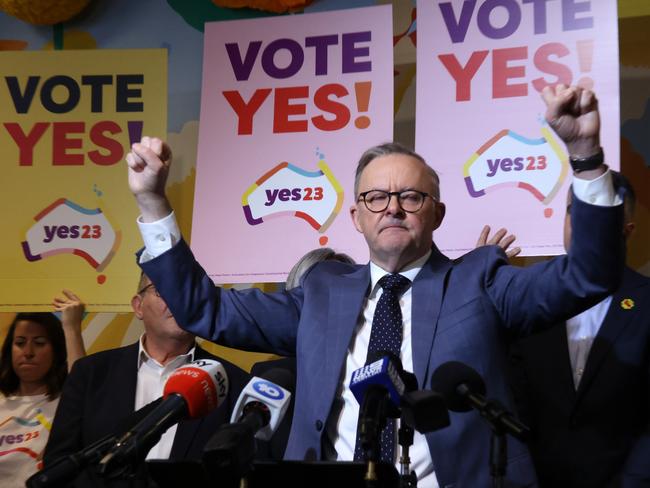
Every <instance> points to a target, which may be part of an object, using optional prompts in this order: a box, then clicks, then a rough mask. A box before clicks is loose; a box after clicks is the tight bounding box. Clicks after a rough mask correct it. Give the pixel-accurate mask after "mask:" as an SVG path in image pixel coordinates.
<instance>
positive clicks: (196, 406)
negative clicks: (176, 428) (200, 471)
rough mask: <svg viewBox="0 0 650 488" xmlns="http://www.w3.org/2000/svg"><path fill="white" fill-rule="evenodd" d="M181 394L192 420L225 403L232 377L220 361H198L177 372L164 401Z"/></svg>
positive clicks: (164, 391)
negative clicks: (229, 376)
mask: <svg viewBox="0 0 650 488" xmlns="http://www.w3.org/2000/svg"><path fill="white" fill-rule="evenodd" d="M173 394H176V395H180V396H181V397H183V400H185V403H186V406H187V412H188V416H189V418H192V419H194V418H199V417H203V416H205V415H207V414H208V413H209V412H211V411H212V410H214V409H215V408H217V407H218V406H219V405H221V404H222V403H223V401H224V400H225V399H226V396H227V395H228V376H226V370H225V368H224V367H223V365H222V364H221V363H220V362H219V361H214V360H212V359H198V360H196V361H192V362H191V363H188V364H186V365H185V366H181V367H180V368H178V369H176V370H175V371H174V372H173V373H172V374H171V375H170V376H169V378H168V379H167V382H166V383H165V387H164V389H163V398H167V397H168V396H170V395H173Z"/></svg>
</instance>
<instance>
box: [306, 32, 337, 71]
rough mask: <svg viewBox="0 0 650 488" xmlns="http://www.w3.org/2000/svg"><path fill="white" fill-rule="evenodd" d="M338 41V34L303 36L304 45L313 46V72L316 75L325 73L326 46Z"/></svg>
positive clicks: (335, 43) (333, 44)
mask: <svg viewBox="0 0 650 488" xmlns="http://www.w3.org/2000/svg"><path fill="white" fill-rule="evenodd" d="M338 43H339V36H337V35H336V34H332V35H329V36H313V37H306V38H305V47H313V48H315V49H314V53H315V57H316V61H315V64H316V65H315V67H314V68H315V69H314V74H315V75H316V76H320V75H326V74H327V48H328V47H329V46H335V45H337V44H338Z"/></svg>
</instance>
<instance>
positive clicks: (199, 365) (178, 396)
mask: <svg viewBox="0 0 650 488" xmlns="http://www.w3.org/2000/svg"><path fill="white" fill-rule="evenodd" d="M227 394H228V377H227V376H226V370H225V369H224V367H223V365H222V364H221V363H220V362H218V361H214V360H212V359H199V360H196V361H192V362H191V363H189V364H187V365H185V366H181V367H180V368H178V369H176V370H175V371H174V372H173V373H172V374H171V375H170V376H169V378H168V379H167V382H166V383H165V387H164V389H163V397H162V398H163V400H162V402H160V404H159V405H158V406H157V407H156V408H155V409H154V410H153V411H152V412H151V413H150V414H149V415H147V416H146V417H145V418H144V419H142V421H140V422H139V423H138V424H137V425H136V426H135V427H133V428H132V429H131V430H129V431H127V432H126V433H125V434H124V435H122V436H121V437H120V438H119V439H118V440H117V442H115V443H114V444H113V446H112V447H111V448H110V449H109V450H108V452H107V453H106V455H105V456H104V457H103V458H102V459H101V461H100V462H99V473H100V474H101V475H104V476H106V475H108V474H109V473H110V472H111V470H112V469H114V468H117V467H123V466H125V465H134V464H136V463H138V462H141V461H142V460H143V459H144V458H145V456H146V455H147V453H148V452H149V450H150V449H151V448H152V447H153V446H154V445H156V443H157V442H158V441H159V440H160V437H161V436H162V435H163V434H164V433H165V431H166V430H167V429H168V428H169V427H171V426H172V425H174V424H176V423H178V422H179V421H180V420H182V419H184V418H191V419H193V418H199V417H202V416H204V415H207V414H208V413H209V412H210V411H212V410H214V409H215V408H217V407H218V406H219V405H220V404H221V403H223V401H224V400H225V398H226V395H227Z"/></svg>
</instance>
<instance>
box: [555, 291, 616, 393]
mask: <svg viewBox="0 0 650 488" xmlns="http://www.w3.org/2000/svg"><path fill="white" fill-rule="evenodd" d="M611 303H612V296H611V295H610V296H608V297H607V298H605V299H604V300H603V301H602V302H600V303H597V304H596V305H594V306H593V307H591V308H590V309H589V310H585V311H584V312H582V313H581V314H579V315H576V316H575V317H572V318H570V319H569V320H567V322H566V337H567V341H568V345H569V359H570V360H571V371H572V373H573V384H574V386H575V388H576V390H577V389H578V385H580V380H581V379H582V375H583V374H584V372H585V365H586V364H587V358H588V357H589V351H591V346H592V344H593V343H594V339H595V338H596V335H597V334H598V331H599V330H600V326H601V325H602V324H603V321H604V320H605V315H607V311H608V310H609V306H610V305H611Z"/></svg>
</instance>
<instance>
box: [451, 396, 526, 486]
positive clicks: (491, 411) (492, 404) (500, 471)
mask: <svg viewBox="0 0 650 488" xmlns="http://www.w3.org/2000/svg"><path fill="white" fill-rule="evenodd" d="M456 391H457V392H458V393H459V394H460V395H462V396H464V397H465V398H467V399H468V400H469V401H470V403H471V405H472V406H473V407H474V408H475V409H476V410H478V412H479V413H480V414H481V417H483V418H484V419H485V420H486V421H487V422H488V424H490V428H491V430H492V437H491V439H490V475H491V476H492V486H493V487H494V488H502V487H503V486H504V484H503V483H504V478H505V474H506V468H507V465H508V444H507V440H506V433H509V434H510V435H513V436H515V437H517V438H519V439H520V440H522V441H523V440H525V439H526V437H527V435H528V432H529V430H530V429H529V428H528V427H527V426H526V425H524V424H523V423H521V422H520V421H519V420H517V419H516V418H514V417H513V416H512V415H511V414H510V412H508V411H507V410H506V409H505V407H504V406H503V405H501V403H499V402H498V401H497V400H493V399H490V398H484V397H483V396H482V395H475V394H473V393H472V392H471V391H470V390H469V388H468V387H467V385H465V384H460V385H458V387H457V388H456Z"/></svg>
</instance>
